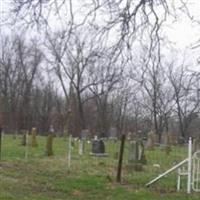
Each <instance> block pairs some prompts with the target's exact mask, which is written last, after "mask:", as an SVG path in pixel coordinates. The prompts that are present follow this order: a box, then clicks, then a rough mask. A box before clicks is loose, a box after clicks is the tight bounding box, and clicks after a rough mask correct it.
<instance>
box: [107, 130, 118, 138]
mask: <svg viewBox="0 0 200 200" xmlns="http://www.w3.org/2000/svg"><path fill="white" fill-rule="evenodd" d="M108 132H109V137H110V138H117V128H115V127H111V128H110V129H109V131H108Z"/></svg>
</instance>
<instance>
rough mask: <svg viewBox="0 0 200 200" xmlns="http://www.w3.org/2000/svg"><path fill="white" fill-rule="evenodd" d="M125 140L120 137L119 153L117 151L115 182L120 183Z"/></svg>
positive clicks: (123, 136)
mask: <svg viewBox="0 0 200 200" xmlns="http://www.w3.org/2000/svg"><path fill="white" fill-rule="evenodd" d="M125 139H126V136H125V135H124V134H123V135H122V137H121V145H120V151H119V161H118V168H117V182H121V171H122V162H123V154H124V143H125Z"/></svg>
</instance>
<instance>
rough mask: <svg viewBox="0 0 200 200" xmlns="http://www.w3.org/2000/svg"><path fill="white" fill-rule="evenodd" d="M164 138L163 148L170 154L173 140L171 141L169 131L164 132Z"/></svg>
mask: <svg viewBox="0 0 200 200" xmlns="http://www.w3.org/2000/svg"><path fill="white" fill-rule="evenodd" d="M162 140H163V145H164V146H163V150H164V151H165V152H166V154H167V155H168V154H169V153H170V152H171V142H170V135H169V133H168V132H164V133H163V135H162Z"/></svg>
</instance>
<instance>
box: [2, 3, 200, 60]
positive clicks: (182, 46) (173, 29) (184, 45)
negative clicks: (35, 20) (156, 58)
mask: <svg viewBox="0 0 200 200" xmlns="http://www.w3.org/2000/svg"><path fill="white" fill-rule="evenodd" d="M10 1H11V0H0V18H1V20H0V23H1V26H0V28H1V34H2V33H3V32H4V33H9V32H10V31H9V30H14V29H15V27H14V26H2V24H3V23H4V18H5V16H6V18H7V14H8V11H9V6H8V3H10ZM188 2H189V4H188V8H189V12H190V15H191V17H193V18H194V19H195V20H200V12H199V11H200V0H189V1H188ZM9 15H10V14H9ZM165 24H166V25H165V28H164V29H163V32H164V33H165V34H166V35H167V37H168V38H169V40H170V41H171V42H172V43H173V47H174V48H175V49H177V51H180V52H185V51H187V52H188V53H189V54H190V55H193V57H194V58H195V59H196V57H197V54H198V51H200V48H199V49H198V48H195V49H192V47H194V46H196V45H198V40H199V39H200V34H199V33H200V24H199V25H198V24H197V23H196V22H194V21H193V22H192V21H191V20H190V19H189V18H188V17H187V16H186V15H184V14H178V18H177V20H176V21H173V22H172V21H168V22H167V23H165ZM15 31H16V30H15ZM29 34H30V33H29ZM190 59H192V58H190Z"/></svg>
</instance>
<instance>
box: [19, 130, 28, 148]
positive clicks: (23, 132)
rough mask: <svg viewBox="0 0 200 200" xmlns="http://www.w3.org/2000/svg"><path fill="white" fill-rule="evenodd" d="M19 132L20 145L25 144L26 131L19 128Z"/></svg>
mask: <svg viewBox="0 0 200 200" xmlns="http://www.w3.org/2000/svg"><path fill="white" fill-rule="evenodd" d="M20 134H22V140H21V145H22V146H26V145H28V144H26V142H27V140H26V134H28V131H26V130H21V131H20Z"/></svg>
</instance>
